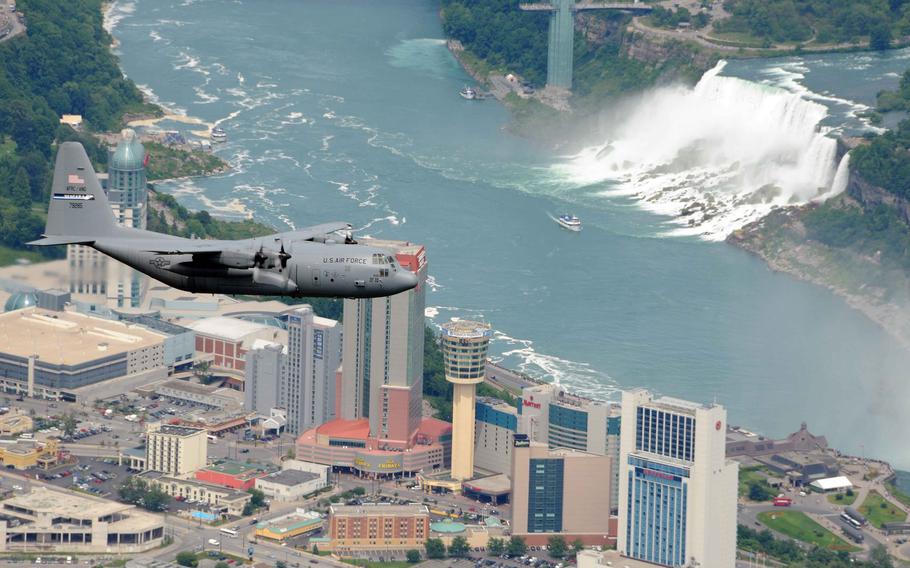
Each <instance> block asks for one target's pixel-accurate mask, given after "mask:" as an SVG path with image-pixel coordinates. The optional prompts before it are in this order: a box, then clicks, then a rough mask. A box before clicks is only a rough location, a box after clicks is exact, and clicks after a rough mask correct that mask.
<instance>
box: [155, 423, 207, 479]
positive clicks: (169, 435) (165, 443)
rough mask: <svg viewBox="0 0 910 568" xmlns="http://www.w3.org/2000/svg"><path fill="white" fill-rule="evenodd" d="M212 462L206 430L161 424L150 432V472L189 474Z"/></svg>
mask: <svg viewBox="0 0 910 568" xmlns="http://www.w3.org/2000/svg"><path fill="white" fill-rule="evenodd" d="M206 461H208V440H207V438H206V433H205V430H202V429H200V428H188V427H186V426H174V425H172V424H161V425H157V426H154V427H152V428H150V429H149V431H148V434H147V436H146V442H145V466H146V468H147V469H149V470H150V471H157V472H160V473H166V474H169V475H185V474H187V473H190V472H193V471H196V470H197V469H199V468H201V467H204V466H205V464H206Z"/></svg>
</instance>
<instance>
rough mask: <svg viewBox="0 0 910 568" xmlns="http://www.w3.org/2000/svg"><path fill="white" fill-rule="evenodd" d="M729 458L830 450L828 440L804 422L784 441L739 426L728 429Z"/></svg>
mask: <svg viewBox="0 0 910 568" xmlns="http://www.w3.org/2000/svg"><path fill="white" fill-rule="evenodd" d="M726 443H727V457H728V458H733V457H738V456H749V457H756V456H768V455H771V454H779V453H784V452H813V451H824V450H826V449H828V440H827V439H826V438H825V437H824V436H816V435H815V434H813V433H812V432H810V431H809V427H808V425H807V424H806V423H805V422H803V423H802V424H801V425H800V428H799V430H797V431H796V432H794V433H792V434H790V435H789V436H787V437H786V438H783V439H782V440H773V439H770V438H766V437H764V436H762V435H760V434H756V433H755V432H750V431H748V430H746V429H744V428H740V427H738V426H731V427H730V428H728V429H727V440H726Z"/></svg>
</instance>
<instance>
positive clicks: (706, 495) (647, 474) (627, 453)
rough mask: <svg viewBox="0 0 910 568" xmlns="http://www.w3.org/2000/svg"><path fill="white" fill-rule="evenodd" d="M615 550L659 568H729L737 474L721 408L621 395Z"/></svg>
mask: <svg viewBox="0 0 910 568" xmlns="http://www.w3.org/2000/svg"><path fill="white" fill-rule="evenodd" d="M622 422H623V424H624V427H623V431H622V434H621V442H620V458H619V463H618V470H619V485H620V487H619V496H620V502H619V526H618V533H619V534H618V537H617V548H618V549H619V551H620V552H621V553H622V554H623V555H625V556H628V557H630V558H635V559H639V560H644V561H646V562H651V563H654V564H659V565H663V566H703V567H705V568H713V567H718V568H721V567H727V566H733V565H734V562H735V555H736V499H737V474H738V469H737V465H736V463H735V462H732V461H728V460H727V459H726V456H725V448H726V410H725V409H724V408H723V407H721V406H718V405H710V406H704V405H700V404H696V403H692V402H688V401H683V400H678V399H672V398H659V399H654V398H653V397H652V395H651V393H649V392H648V391H645V390H635V391H631V392H625V393H623V399H622Z"/></svg>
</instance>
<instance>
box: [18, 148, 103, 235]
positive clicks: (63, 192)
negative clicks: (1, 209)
mask: <svg viewBox="0 0 910 568" xmlns="http://www.w3.org/2000/svg"><path fill="white" fill-rule="evenodd" d="M115 226H116V224H115V222H114V214H113V212H112V211H111V206H110V204H109V203H108V200H107V196H106V195H105V194H104V190H102V189H101V183H100V182H99V181H98V176H96V175H95V170H94V168H92V162H91V160H89V158H88V154H86V153H85V148H83V147H82V144H80V143H78V142H64V143H62V144H60V148H58V150H57V162H56V164H55V165H54V184H53V188H52V190H51V203H50V206H49V207H48V210H47V226H46V227H45V228H44V237H46V238H44V239H39V240H37V241H33V242H31V243H29V244H33V245H37V246H51V245H59V244H91V243H92V242H94V240H95V239H96V238H97V237H103V236H108V235H110V234H112V233H113V232H114V227H115Z"/></svg>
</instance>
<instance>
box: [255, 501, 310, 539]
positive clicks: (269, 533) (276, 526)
mask: <svg viewBox="0 0 910 568" xmlns="http://www.w3.org/2000/svg"><path fill="white" fill-rule="evenodd" d="M324 524H325V523H324V521H323V518H322V515H320V514H319V513H317V512H315V511H307V510H306V509H299V508H298V509H297V510H296V511H294V512H293V513H288V514H287V515H282V516H280V517H277V518H274V519H269V520H267V521H262V522H261V523H259V524H257V525H256V536H257V537H259V538H265V539H269V540H274V541H278V542H283V541H284V540H286V539H289V538H294V537H297V536H300V535H303V534H308V533H311V532H315V531H318V530H319V529H321V528H322V526H323V525H324Z"/></svg>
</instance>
